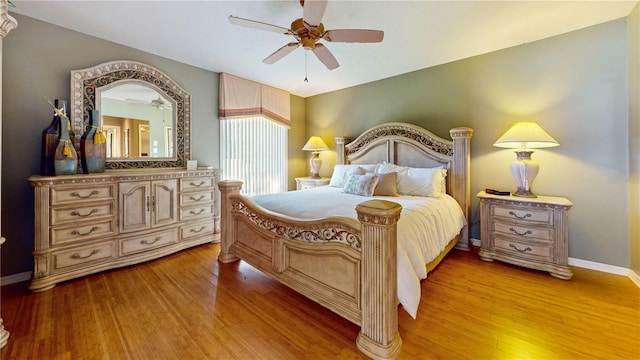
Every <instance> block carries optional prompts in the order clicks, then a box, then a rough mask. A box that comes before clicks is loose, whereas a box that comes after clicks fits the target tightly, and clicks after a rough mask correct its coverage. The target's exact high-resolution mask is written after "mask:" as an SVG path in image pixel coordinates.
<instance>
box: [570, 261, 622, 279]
mask: <svg viewBox="0 0 640 360" xmlns="http://www.w3.org/2000/svg"><path fill="white" fill-rule="evenodd" d="M569 265H573V266H577V267H580V268H585V269H591V270H596V271H602V272H606V273H609V274H615V275H629V269H627V268H623V267H620V266H614V265H608V264H603V263H597V262H594V261H588V260H581V259H576V258H571V257H570V258H569Z"/></svg>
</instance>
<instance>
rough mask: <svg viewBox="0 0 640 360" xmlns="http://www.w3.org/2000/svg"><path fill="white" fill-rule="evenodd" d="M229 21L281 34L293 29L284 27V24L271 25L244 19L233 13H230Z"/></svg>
mask: <svg viewBox="0 0 640 360" xmlns="http://www.w3.org/2000/svg"><path fill="white" fill-rule="evenodd" d="M229 22H230V23H232V24H233V25H240V26H245V27H250V28H254V29H260V30H267V31H273V32H277V33H280V34H290V33H291V30H289V29H287V28H284V27H282V26H276V25H271V24H267V23H264V22H261V21H255V20H249V19H243V18H240V17H237V16H233V15H229Z"/></svg>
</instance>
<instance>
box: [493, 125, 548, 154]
mask: <svg viewBox="0 0 640 360" xmlns="http://www.w3.org/2000/svg"><path fill="white" fill-rule="evenodd" d="M558 145H560V144H558V142H557V141H556V139H554V138H552V137H551V135H549V134H547V132H546V131H544V130H543V129H542V128H541V127H540V125H538V124H536V123H534V122H533V121H524V122H518V123H515V124H513V126H511V128H509V130H507V132H506V133H504V135H502V136H501V137H500V138H499V139H498V140H497V141H496V142H495V143H493V146H497V147H502V148H512V149H539V148H547V147H554V146H558Z"/></svg>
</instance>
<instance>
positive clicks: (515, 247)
mask: <svg viewBox="0 0 640 360" xmlns="http://www.w3.org/2000/svg"><path fill="white" fill-rule="evenodd" d="M509 247H511V248H514V249H515V250H516V251H519V252H521V253H526V252H527V251H533V249H531V248H530V247H528V246H527V247H526V248H525V249H524V250H520V249H518V247H517V246H515V245H513V244H509Z"/></svg>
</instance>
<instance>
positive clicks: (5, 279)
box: [0, 271, 31, 285]
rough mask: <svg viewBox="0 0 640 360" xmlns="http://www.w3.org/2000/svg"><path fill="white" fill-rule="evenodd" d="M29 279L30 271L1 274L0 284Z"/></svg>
mask: <svg viewBox="0 0 640 360" xmlns="http://www.w3.org/2000/svg"><path fill="white" fill-rule="evenodd" d="M29 279H31V271H27V272H23V273H18V274H12V275H7V276H3V277H2V278H0V285H9V284H15V283H19V282H22V281H27V280H29Z"/></svg>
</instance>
